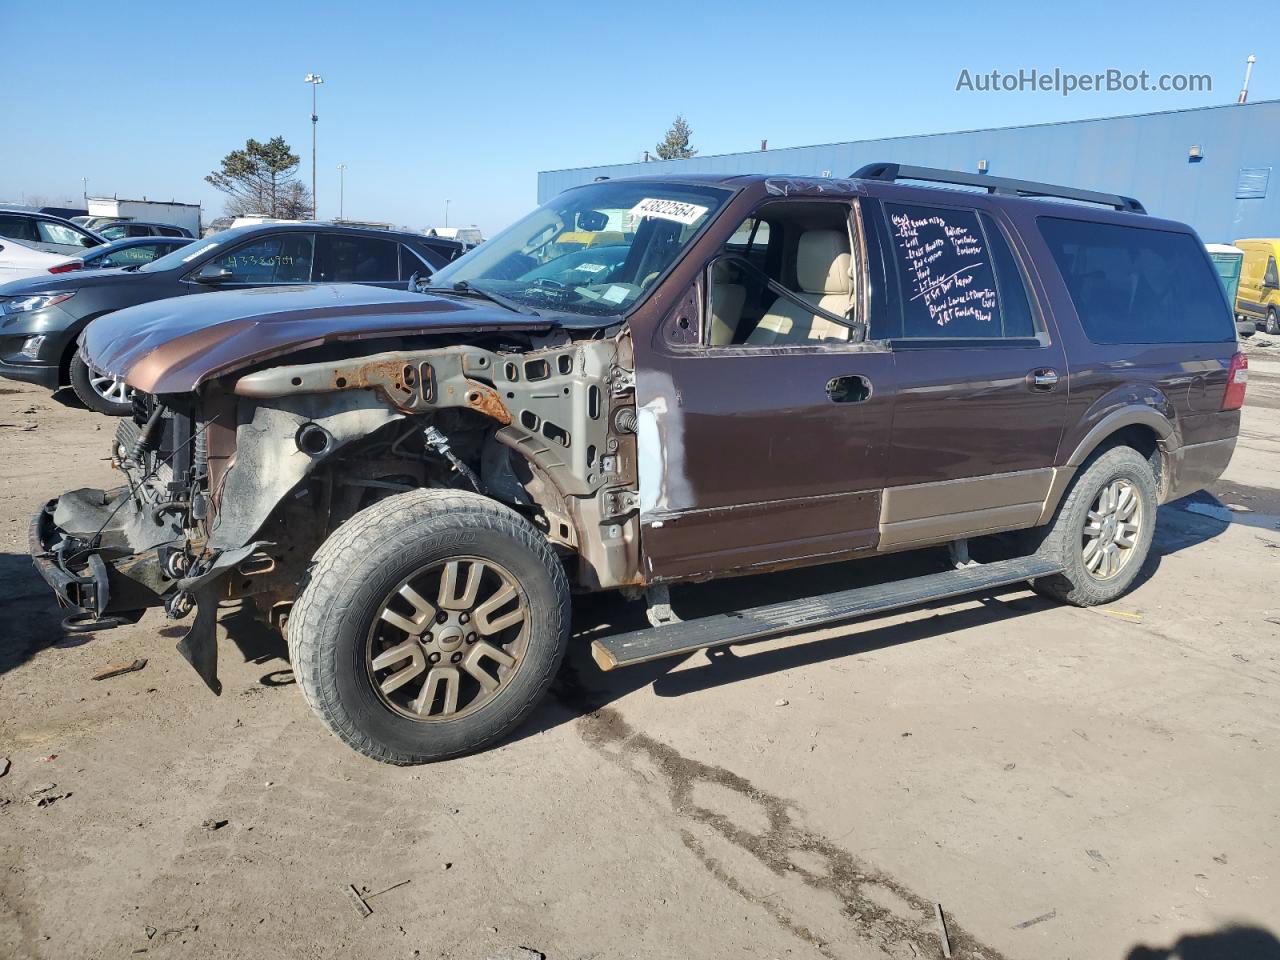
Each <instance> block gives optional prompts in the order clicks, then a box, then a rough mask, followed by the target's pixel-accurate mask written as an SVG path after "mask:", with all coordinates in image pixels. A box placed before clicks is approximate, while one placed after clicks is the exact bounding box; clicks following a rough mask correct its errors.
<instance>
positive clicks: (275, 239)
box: [175, 233, 315, 284]
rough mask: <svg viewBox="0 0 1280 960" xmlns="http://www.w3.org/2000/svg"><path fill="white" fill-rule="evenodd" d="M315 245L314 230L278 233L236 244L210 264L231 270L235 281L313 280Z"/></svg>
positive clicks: (257, 282) (254, 282) (299, 281)
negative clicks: (240, 244)
mask: <svg viewBox="0 0 1280 960" xmlns="http://www.w3.org/2000/svg"><path fill="white" fill-rule="evenodd" d="M314 247H315V237H314V235H312V234H310V233H285V234H280V233H276V234H272V235H271V236H269V237H263V238H262V239H261V240H255V241H253V242H251V243H246V244H244V245H243V246H240V247H236V248H235V249H234V250H231V251H229V252H227V253H224V254H223V255H222V256H220V257H216V258H214V259H213V260H211V261H210V265H211V266H213V267H214V268H215V269H223V270H229V271H231V276H230V277H229V278H228V279H229V280H230V281H231V282H232V283H247V284H268V283H310V282H311V263H312V260H313V251H314ZM175 252H177V251H175ZM206 269H207V268H206Z"/></svg>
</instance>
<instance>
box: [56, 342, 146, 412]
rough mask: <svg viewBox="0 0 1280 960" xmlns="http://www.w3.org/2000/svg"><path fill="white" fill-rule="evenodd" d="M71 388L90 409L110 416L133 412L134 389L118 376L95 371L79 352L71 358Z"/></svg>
mask: <svg viewBox="0 0 1280 960" xmlns="http://www.w3.org/2000/svg"><path fill="white" fill-rule="evenodd" d="M71 389H72V390H74V391H75V394H76V396H77V397H79V398H80V402H81V403H83V404H84V405H85V406H86V407H88V408H89V409H90V410H96V411H98V413H105V414H106V415H107V416H109V417H127V416H129V415H130V414H131V413H133V391H132V390H130V389H129V387H128V385H127V384H126V383H125V382H124V381H123V380H120V379H119V378H117V377H109V376H106V375H104V374H100V373H94V372H93V371H92V370H90V369H89V366H88V364H86V363H85V362H84V361H83V360H81V359H80V356H79V355H78V354H77V355H76V356H73V357H72V358H71Z"/></svg>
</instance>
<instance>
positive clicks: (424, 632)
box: [366, 557, 530, 722]
mask: <svg viewBox="0 0 1280 960" xmlns="http://www.w3.org/2000/svg"><path fill="white" fill-rule="evenodd" d="M429 597H430V598H432V599H428V598H429ZM529 619H530V618H529V601H528V598H527V597H526V595H525V592H524V590H523V589H522V588H521V586H520V584H519V582H517V580H516V579H515V577H513V576H512V575H511V573H510V572H509V571H507V569H506V568H505V567H503V566H501V565H500V564H497V563H495V562H494V561H492V560H482V559H480V558H478V557H458V558H453V559H449V560H442V561H437V562H435V563H432V564H429V565H428V566H426V567H423V568H421V569H420V570H418V571H417V572H415V573H414V574H412V575H411V576H409V577H408V578H406V579H405V580H404V581H402V582H401V584H400V585H399V586H398V587H397V588H396V589H395V590H394V591H393V592H392V593H391V594H389V595H388V596H387V597H386V598H385V599H384V600H383V602H382V604H381V606H380V608H379V613H378V618H377V620H375V622H374V624H373V626H372V627H371V628H370V631H369V640H368V653H367V657H366V665H367V667H368V675H369V680H370V682H371V683H372V684H373V687H374V690H375V691H376V692H377V694H378V697H379V698H380V699H381V700H382V702H383V703H384V704H386V705H387V706H388V707H390V708H391V709H392V710H394V711H395V712H396V713H399V714H401V715H402V716H405V717H408V718H409V719H411V720H418V721H429V722H441V721H450V720H456V719H458V718H459V717H462V716H465V715H467V714H469V713H472V712H474V711H476V710H478V709H480V708H481V707H483V706H484V705H485V704H487V703H489V702H490V701H492V700H493V699H494V698H495V697H497V696H498V695H499V694H500V693H501V692H502V690H503V689H504V688H505V687H506V686H507V684H508V683H509V682H510V681H511V679H512V677H514V676H515V674H516V671H518V670H519V669H520V666H521V664H522V662H523V659H524V653H525V650H526V648H527V646H528V634H529Z"/></svg>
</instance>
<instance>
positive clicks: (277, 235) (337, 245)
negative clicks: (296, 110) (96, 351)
mask: <svg viewBox="0 0 1280 960" xmlns="http://www.w3.org/2000/svg"><path fill="white" fill-rule="evenodd" d="M0 242H2V241H0ZM460 250H461V247H460V245H459V244H457V243H456V242H454V241H449V240H434V239H430V238H427V237H423V236H421V235H420V234H415V233H399V232H395V231H388V230H363V229H358V228H339V227H333V226H330V225H328V224H319V223H289V224H264V225H260V226H253V227H244V228H242V229H238V230H226V231H224V232H222V233H219V234H217V235H215V236H214V237H211V238H206V239H203V240H201V241H199V242H198V243H194V244H191V245H190V246H186V247H183V248H181V249H178V250H175V251H173V252H171V253H169V254H166V255H165V256H163V257H160V258H158V259H156V260H152V261H151V262H150V263H147V264H143V265H141V266H137V267H132V266H131V267H126V268H124V269H116V270H94V271H76V272H73V273H68V274H65V275H59V276H53V277H51V276H49V275H48V274H47V273H45V274H44V276H43V277H39V278H32V279H28V280H22V281H18V282H17V283H12V284H7V285H4V286H0V316H3V317H4V319H5V324H4V326H2V327H0V376H5V377H9V378H10V379H12V380H25V381H27V382H29V383H38V384H41V385H43V386H45V387H48V388H49V389H50V390H56V389H57V388H58V387H61V386H67V385H70V386H71V387H72V388H73V389H74V390H75V392H76V396H78V397H79V398H80V399H81V400H82V401H83V402H84V403H85V404H86V405H87V406H89V407H90V408H92V409H94V410H97V411H99V412H101V413H107V414H113V415H116V416H124V415H126V414H128V413H129V412H130V410H131V409H132V408H131V406H130V404H129V399H128V390H127V388H126V387H125V385H124V384H123V383H121V382H119V381H118V380H117V379H116V378H113V377H111V376H106V375H102V376H99V375H97V374H91V373H90V371H89V370H88V368H87V367H86V366H85V364H84V363H83V361H81V360H79V359H78V358H77V356H76V340H77V338H78V337H79V336H80V332H81V331H82V330H83V329H84V328H85V326H86V325H87V324H88V323H89V322H90V321H91V320H94V319H96V318H98V317H101V316H103V315H104V314H108V313H110V312H112V311H114V310H119V309H121V308H122V307H129V306H133V305H135V304H139V303H148V302H150V301H152V300H160V299H163V298H165V297H175V296H181V295H185V294H192V293H207V292H210V291H213V290H236V289H241V288H245V287H269V286H284V285H290V286H292V285H297V284H300V283H303V284H305V283H342V282H355V283H368V284H373V285H375V286H387V287H401V288H403V287H405V286H406V284H407V282H408V280H409V277H410V276H411V275H412V274H414V273H418V274H421V275H429V274H430V273H431V272H432V271H434V270H436V269H439V268H440V267H442V266H444V265H445V264H446V263H448V262H449V261H450V260H451V259H452V258H453V257H455V256H457V255H458V253H459V252H460ZM47 269H48V267H47V266H46V267H45V268H44V269H43V270H42V273H43V272H44V270H47ZM166 309H169V308H166Z"/></svg>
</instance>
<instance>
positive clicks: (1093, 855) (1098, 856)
mask: <svg viewBox="0 0 1280 960" xmlns="http://www.w3.org/2000/svg"><path fill="white" fill-rule="evenodd" d="M1085 853H1087V854H1088V855H1089V859H1090V860H1093V861H1095V862H1097V863H1107V858H1106V857H1104V856H1103V855H1102V852H1101V851H1099V850H1086V851H1085ZM1107 866H1111V864H1109V863H1107Z"/></svg>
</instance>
